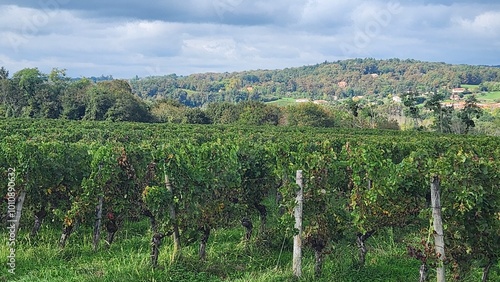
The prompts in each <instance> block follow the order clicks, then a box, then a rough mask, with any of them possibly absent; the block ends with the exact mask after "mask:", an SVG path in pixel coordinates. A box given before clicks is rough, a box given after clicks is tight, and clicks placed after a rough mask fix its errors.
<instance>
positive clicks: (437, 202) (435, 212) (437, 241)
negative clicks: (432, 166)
mask: <svg viewBox="0 0 500 282" xmlns="http://www.w3.org/2000/svg"><path fill="white" fill-rule="evenodd" d="M431 205H432V222H433V225H434V245H435V249H436V254H437V256H438V259H439V264H438V267H437V268H436V277H437V282H444V281H445V269H444V260H445V253H444V235H443V221H442V218H441V199H440V196H439V177H438V176H433V177H432V178H431Z"/></svg>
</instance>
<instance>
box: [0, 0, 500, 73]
mask: <svg viewBox="0 0 500 282" xmlns="http://www.w3.org/2000/svg"><path fill="white" fill-rule="evenodd" d="M0 38H1V40H0V66H4V67H5V68H6V69H7V70H8V71H9V72H10V74H11V75H12V74H14V73H15V72H17V71H19V70H21V69H24V68H35V67H37V68H38V69H39V70H40V71H42V72H44V73H50V71H51V70H52V69H53V68H59V69H66V72H67V75H68V76H71V77H90V76H101V75H112V76H113V77H114V78H125V79H127V78H133V77H136V76H139V77H147V76H157V75H167V74H172V73H175V74H177V75H189V74H193V73H202V72H233V71H243V70H255V69H282V68H287V67H298V66H303V65H314V64H317V63H322V62H324V61H329V62H332V61H337V60H344V59H349V58H375V59H388V58H400V59H416V60H421V61H433V62H446V63H451V64H473V65H500V1H498V0H490V1H474V3H472V1H465V0H462V1H460V0H458V1H451V0H416V1H410V0H400V1H378V0H374V1H359V0H183V1H179V0H176V1H173V0H162V1H159V0H150V1H144V0H140V1H137V0H87V1H81V0H2V1H1V2H0Z"/></svg>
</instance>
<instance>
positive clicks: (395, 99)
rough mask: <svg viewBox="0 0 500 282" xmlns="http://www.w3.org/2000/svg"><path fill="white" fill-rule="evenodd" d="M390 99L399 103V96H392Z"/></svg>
mask: <svg viewBox="0 0 500 282" xmlns="http://www.w3.org/2000/svg"><path fill="white" fill-rule="evenodd" d="M392 101H394V102H396V103H401V97H399V96H394V97H392Z"/></svg>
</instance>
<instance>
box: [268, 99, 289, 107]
mask: <svg viewBox="0 0 500 282" xmlns="http://www.w3.org/2000/svg"><path fill="white" fill-rule="evenodd" d="M295 103H296V102H295V98H280V99H278V100H276V101H271V102H267V103H266V104H269V105H275V106H278V107H286V106H289V105H293V104H295Z"/></svg>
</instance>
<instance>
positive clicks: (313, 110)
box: [286, 103, 334, 127]
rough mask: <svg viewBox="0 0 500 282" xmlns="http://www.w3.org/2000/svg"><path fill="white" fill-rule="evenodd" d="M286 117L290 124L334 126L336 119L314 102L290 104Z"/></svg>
mask: <svg viewBox="0 0 500 282" xmlns="http://www.w3.org/2000/svg"><path fill="white" fill-rule="evenodd" d="M286 117H287V120H288V124H289V125H292V126H293V125H297V126H315V127H333V124H334V121H333V118H332V117H331V116H330V114H329V112H328V111H327V110H326V109H325V108H324V107H322V106H320V105H317V104H314V103H301V104H299V105H294V106H288V107H287V109H286Z"/></svg>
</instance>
